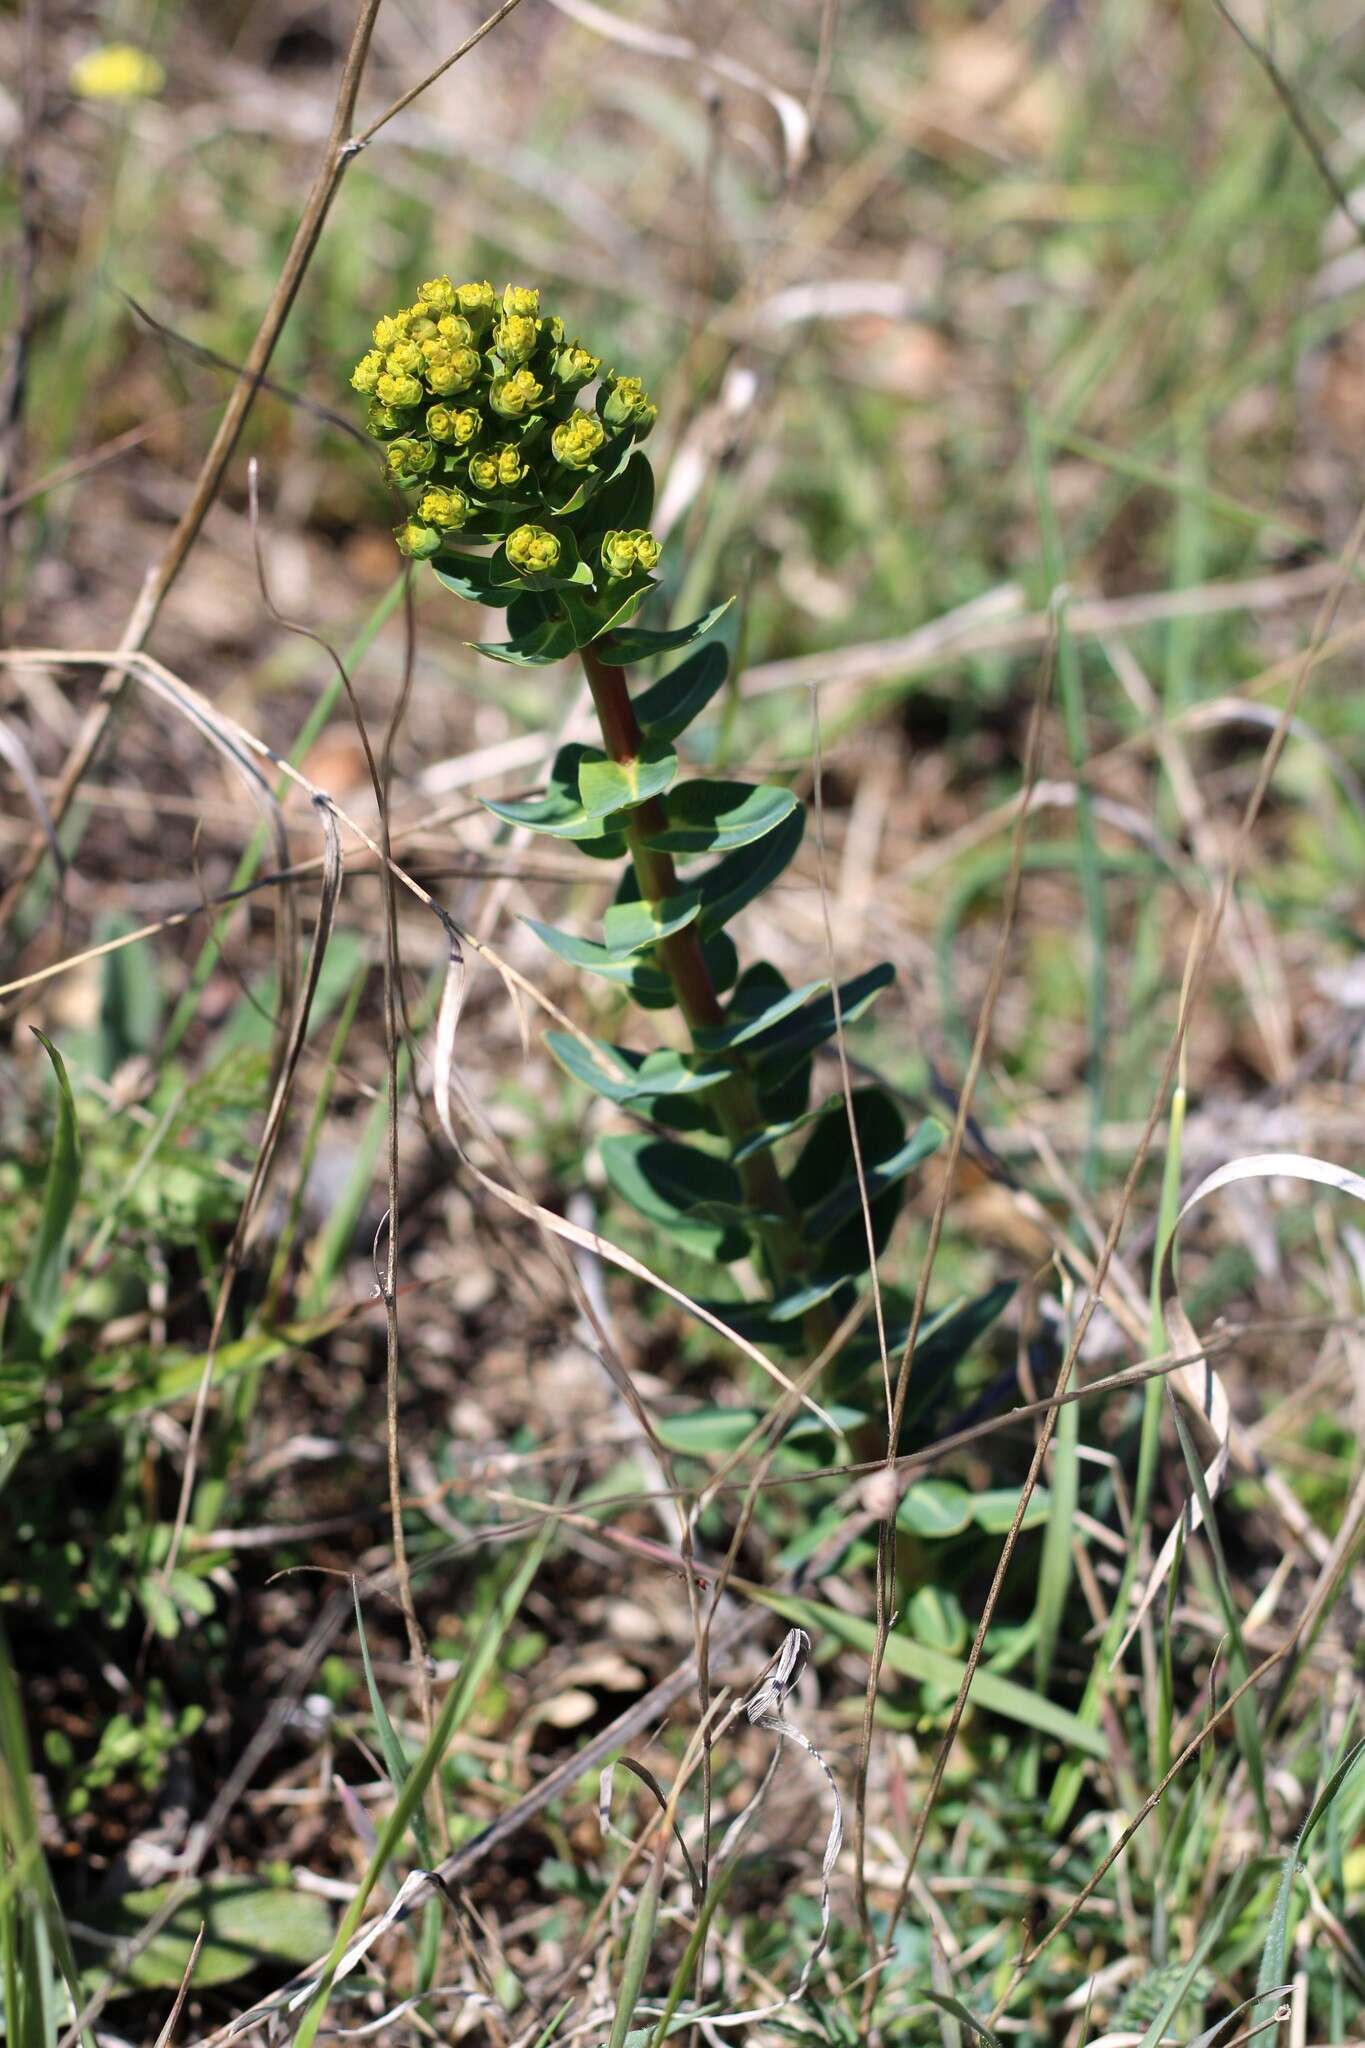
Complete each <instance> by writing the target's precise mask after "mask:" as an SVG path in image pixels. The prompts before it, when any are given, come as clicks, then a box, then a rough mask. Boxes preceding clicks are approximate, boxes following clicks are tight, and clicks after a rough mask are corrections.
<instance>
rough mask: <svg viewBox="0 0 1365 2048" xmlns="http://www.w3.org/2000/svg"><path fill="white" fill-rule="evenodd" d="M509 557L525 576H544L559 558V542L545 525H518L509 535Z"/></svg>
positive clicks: (515, 567)
mask: <svg viewBox="0 0 1365 2048" xmlns="http://www.w3.org/2000/svg"><path fill="white" fill-rule="evenodd" d="M507 559H508V561H509V562H510V563H511V564H512V567H513V568H514V569H519V570H520V571H521V574H522V575H523V576H543V575H544V574H545V573H546V571H547V570H549V569H553V568H554V566H555V563H556V562H557V561H558V560H559V542H558V541H557V540H556V539H555V537H554V535H553V534H552V533H551V532H550V530H549V528H548V527H545V526H516V527H513V529H512V531H511V533H509V534H508V536H507Z"/></svg>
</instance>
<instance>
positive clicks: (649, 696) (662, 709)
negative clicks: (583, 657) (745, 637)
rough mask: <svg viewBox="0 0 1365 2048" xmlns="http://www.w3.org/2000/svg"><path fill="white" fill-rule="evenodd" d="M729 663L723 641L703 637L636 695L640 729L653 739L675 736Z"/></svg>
mask: <svg viewBox="0 0 1365 2048" xmlns="http://www.w3.org/2000/svg"><path fill="white" fill-rule="evenodd" d="M729 666H730V663H729V657H728V656H727V654H726V651H725V645H724V642H723V641H720V640H707V641H704V642H703V644H702V645H701V646H700V647H698V648H697V649H696V650H695V651H694V652H693V653H691V654H689V655H688V657H687V659H686V661H684V662H681V663H680V664H679V665H678V667H677V668H675V669H673V670H672V671H671V672H670V673H669V674H668V675H666V676H664V677H663V678H662V679H661V680H660V681H659V682H657V683H652V684H651V685H650V687H649V688H648V689H647V690H645V691H644V692H643V693H642V694H641V695H640V696H639V697H637V698H636V700H635V717H636V720H637V722H638V724H639V727H640V730H641V732H644V733H648V734H649V736H650V738H651V739H656V740H675V739H677V737H678V735H679V734H680V733H684V732H686V731H687V728H688V726H689V725H691V723H692V721H693V719H694V718H695V717H696V716H697V713H698V712H699V711H702V710H704V709H705V707H706V706H707V705H708V704H709V703H710V701H711V699H712V698H713V697H714V696H715V694H716V692H717V690H718V689H719V688H720V686H721V684H722V683H723V682H724V681H725V676H726V671H727V670H728V668H729Z"/></svg>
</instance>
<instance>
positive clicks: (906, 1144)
mask: <svg viewBox="0 0 1365 2048" xmlns="http://www.w3.org/2000/svg"><path fill="white" fill-rule="evenodd" d="M851 1108H852V1111H853V1119H854V1124H855V1126H856V1129H857V1133H858V1147H859V1152H860V1154H861V1158H862V1167H863V1177H864V1179H865V1181H866V1183H867V1191H868V1197H869V1203H868V1208H869V1214H870V1217H871V1222H872V1242H873V1246H874V1248H875V1250H876V1252H877V1254H878V1255H879V1256H880V1254H881V1253H882V1252H883V1251H884V1250H885V1248H886V1243H887V1240H888V1238H889V1237H890V1235H891V1230H892V1227H893V1225H894V1223H895V1220H896V1214H897V1211H898V1209H899V1207H900V1198H899V1195H898V1193H897V1183H898V1182H899V1181H900V1180H902V1179H903V1178H904V1176H905V1175H906V1174H907V1173H908V1172H909V1171H910V1169H911V1167H912V1166H913V1165H915V1164H916V1162H917V1161H918V1160H920V1159H925V1158H927V1157H928V1156H929V1154H930V1153H931V1152H933V1151H934V1150H935V1149H936V1148H937V1146H938V1145H939V1144H941V1142H942V1139H943V1135H944V1134H943V1127H942V1125H941V1124H937V1123H935V1122H934V1120H933V1119H932V1118H931V1117H929V1118H926V1119H925V1121H924V1122H923V1123H922V1124H920V1125H919V1127H918V1129H917V1130H915V1131H914V1132H913V1133H912V1134H911V1136H910V1137H909V1138H908V1139H907V1138H906V1136H905V1124H904V1120H903V1119H902V1116H901V1113H900V1110H899V1109H898V1108H897V1106H896V1104H895V1103H894V1102H893V1101H892V1100H891V1097H890V1096H889V1095H887V1094H886V1093H885V1091H884V1090H883V1089H880V1088H855V1089H854V1091H853V1095H852V1097H851ZM787 1187H788V1189H789V1190H790V1193H791V1197H792V1200H793V1201H794V1202H795V1204H796V1206H797V1208H798V1209H799V1210H800V1212H801V1214H802V1217H803V1224H802V1228H803V1230H804V1232H805V1234H806V1236H807V1237H808V1238H809V1239H811V1240H812V1241H814V1242H816V1243H820V1244H821V1245H822V1247H823V1248H822V1250H821V1254H820V1275H819V1277H820V1278H822V1279H824V1278H828V1277H831V1276H833V1277H839V1278H842V1277H844V1276H846V1275H847V1276H849V1277H852V1276H853V1275H855V1274H859V1273H864V1272H866V1270H867V1262H868V1242H867V1227H866V1224H865V1222H864V1219H863V1215H862V1203H861V1198H860V1195H859V1190H858V1171H857V1162H856V1160H855V1158H854V1154H853V1140H852V1137H851V1134H850V1131H849V1122H848V1116H847V1115H846V1114H845V1115H844V1116H837V1117H834V1116H831V1117H825V1118H823V1119H822V1120H821V1121H820V1122H819V1123H817V1124H816V1126H815V1128H814V1129H813V1130H812V1132H811V1134H810V1136H809V1138H807V1140H806V1142H805V1144H804V1145H803V1147H802V1148H801V1152H800V1154H799V1155H798V1157H797V1160H796V1163H795V1165H794V1166H793V1168H792V1170H791V1172H790V1174H789V1175H788V1176H787Z"/></svg>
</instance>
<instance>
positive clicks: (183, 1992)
mask: <svg viewBox="0 0 1365 2048" xmlns="http://www.w3.org/2000/svg"><path fill="white" fill-rule="evenodd" d="M203 1946H204V1923H203V1921H202V1920H201V1921H200V1923H199V1932H198V1933H197V1934H196V1935H195V1937H194V1946H193V1948H191V1950H190V1953H189V1959H188V1961H187V1962H186V1964H185V1974H184V1976H183V1977H182V1978H181V1979H180V1989H179V1990H178V1991H177V1992H176V1994H175V2003H174V2005H173V2006H172V2007H171V2009H170V2011H169V2012H168V2013H167V2015H166V2023H165V2025H164V2026H163V2027H162V2029H161V2032H160V2033H159V2034H158V2035H157V2037H156V2048H168V2043H169V2042H170V2038H171V2036H172V2034H174V2032H175V2023H176V2021H177V2020H178V2019H179V2017H180V2011H181V2007H182V2006H183V2005H184V2003H185V1999H186V1996H187V1994H188V1992H189V1988H190V1985H191V1984H192V1983H193V1981H194V1966H195V1964H196V1963H197V1962H198V1960H199V1951H200V1949H201V1948H202V1947H203Z"/></svg>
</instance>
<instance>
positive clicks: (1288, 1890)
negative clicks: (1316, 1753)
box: [1256, 1739, 1365, 1997]
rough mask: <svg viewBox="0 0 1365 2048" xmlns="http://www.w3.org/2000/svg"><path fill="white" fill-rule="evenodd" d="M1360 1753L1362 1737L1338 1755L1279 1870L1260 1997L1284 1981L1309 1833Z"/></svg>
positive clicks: (1259, 1984) (1364, 1753)
mask: <svg viewBox="0 0 1365 2048" xmlns="http://www.w3.org/2000/svg"><path fill="white" fill-rule="evenodd" d="M1362 1756H1365V1739H1363V1740H1361V1741H1358V1742H1356V1743H1354V1744H1353V1745H1352V1746H1351V1748H1350V1749H1348V1750H1347V1752H1346V1754H1345V1755H1344V1756H1343V1757H1341V1758H1339V1760H1338V1762H1337V1765H1336V1768H1335V1769H1334V1770H1333V1771H1332V1772H1331V1774H1330V1776H1329V1777H1328V1780H1327V1783H1326V1784H1325V1785H1324V1786H1323V1788H1322V1790H1321V1792H1319V1794H1318V1796H1317V1798H1316V1799H1315V1800H1314V1801H1313V1804H1312V1806H1311V1807H1310V1808H1309V1810H1308V1815H1307V1818H1306V1819H1305V1821H1304V1823H1303V1826H1302V1827H1301V1828H1300V1829H1299V1834H1298V1840H1297V1841H1296V1842H1295V1844H1294V1846H1293V1848H1292V1849H1290V1850H1289V1851H1288V1853H1287V1854H1286V1856H1285V1859H1284V1863H1283V1866H1282V1868H1281V1870H1280V1881H1279V1884H1278V1886H1277V1887H1276V1891H1275V1904H1274V1907H1273V1909H1272V1911H1271V1915H1270V1926H1269V1927H1268V1929H1267V1930H1266V1938H1265V1947H1264V1949H1263V1950H1262V1951H1261V1967H1260V1972H1259V1974H1258V1976H1257V1979H1256V1990H1257V1992H1258V1994H1260V1995H1261V1996H1264V1997H1269V1996H1270V1995H1271V1993H1272V1992H1273V1991H1274V1990H1275V1989H1276V1987H1277V1986H1279V1985H1281V1984H1283V1982H1284V1970H1285V1951H1286V1948H1287V1945H1288V1939H1289V1906H1290V1901H1291V1899H1292V1897H1293V1892H1294V1880H1295V1878H1296V1877H1297V1876H1298V1873H1299V1867H1300V1865H1301V1864H1302V1862H1303V1852H1304V1850H1305V1849H1306V1848H1307V1846H1308V1839H1309V1836H1310V1835H1311V1834H1312V1833H1313V1830H1314V1829H1315V1828H1316V1827H1317V1825H1318V1823H1319V1822H1320V1821H1321V1819H1322V1817H1323V1815H1324V1814H1325V1813H1326V1812H1327V1810H1328V1808H1329V1807H1330V1806H1331V1805H1332V1803H1333V1801H1334V1800H1335V1799H1336V1796H1337V1794H1338V1793H1339V1792H1340V1790H1341V1788H1342V1786H1343V1785H1344V1784H1345V1782H1346V1780H1347V1778H1349V1777H1350V1775H1351V1773H1352V1771H1353V1770H1354V1769H1355V1767H1356V1765H1357V1764H1358V1763H1359V1762H1360V1760H1361V1758H1362Z"/></svg>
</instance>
